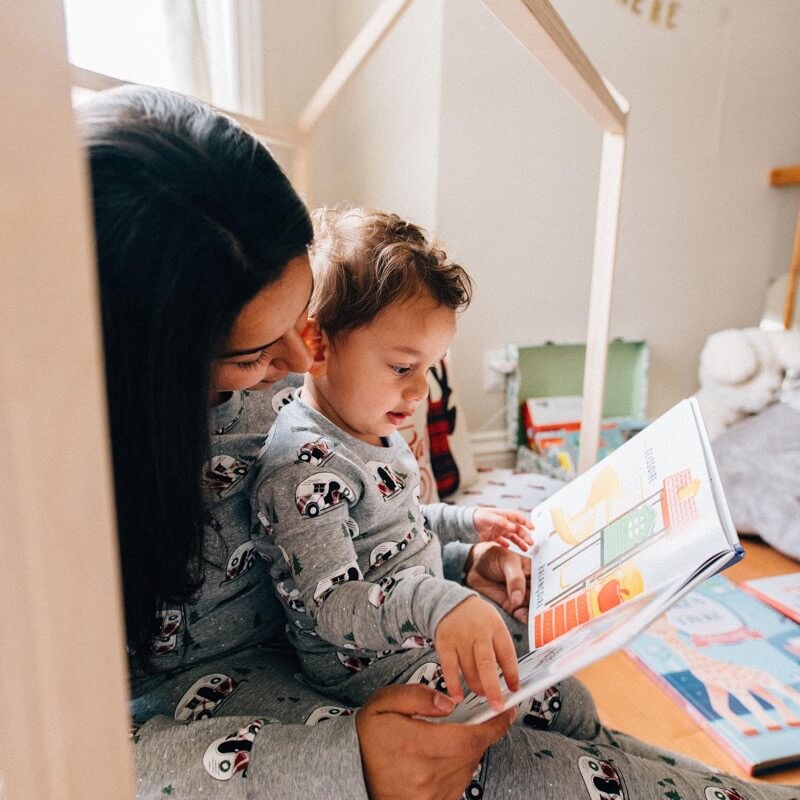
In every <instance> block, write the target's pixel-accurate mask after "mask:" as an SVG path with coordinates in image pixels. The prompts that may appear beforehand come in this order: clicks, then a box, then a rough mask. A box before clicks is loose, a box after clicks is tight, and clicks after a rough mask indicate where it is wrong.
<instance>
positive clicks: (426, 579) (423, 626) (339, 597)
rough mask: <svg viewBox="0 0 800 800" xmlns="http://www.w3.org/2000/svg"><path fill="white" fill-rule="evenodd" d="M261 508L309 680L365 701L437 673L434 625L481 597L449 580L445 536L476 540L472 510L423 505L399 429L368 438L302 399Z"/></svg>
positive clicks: (266, 466)
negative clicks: (375, 440)
mask: <svg viewBox="0 0 800 800" xmlns="http://www.w3.org/2000/svg"><path fill="white" fill-rule="evenodd" d="M253 509H254V513H255V519H256V520H257V521H258V522H259V523H260V525H261V527H260V530H259V528H258V526H257V525H254V534H253V537H254V541H255V543H256V546H257V547H258V549H259V552H260V553H261V554H262V555H264V556H265V557H266V559H267V562H268V563H269V564H270V573H271V575H272V580H273V583H274V585H275V588H276V590H277V593H278V598H279V600H280V601H281V602H282V604H283V607H284V611H285V612H286V616H287V619H288V620H289V623H290V624H289V640H290V641H291V643H292V644H293V645H294V647H295V649H296V650H297V653H298V656H299V657H300V661H301V663H302V665H303V671H304V673H305V675H306V677H307V678H308V680H309V683H310V685H311V686H313V687H314V688H315V689H318V690H320V691H324V693H325V694H328V695H331V696H333V697H335V698H337V699H338V700H341V701H342V702H344V703H352V704H356V705H360V704H361V703H363V702H365V701H366V700H367V699H368V698H369V697H371V696H372V695H373V694H374V693H375V692H376V691H377V690H378V689H380V688H381V687H383V686H387V685H389V684H391V683H405V682H406V681H408V680H409V679H410V678H411V677H412V675H415V674H417V672H418V671H420V672H419V675H418V676H417V679H418V680H419V679H422V680H424V681H425V682H429V683H431V684H434V682H435V681H436V680H437V679H438V678H440V674H439V670H438V662H437V661H436V655H435V653H434V651H433V650H432V649H431V643H432V640H433V637H434V633H435V631H436V626H437V625H438V623H439V621H440V620H441V619H442V618H443V617H444V616H445V615H446V614H447V613H448V612H449V611H452V609H453V608H455V606H456V605H458V604H459V603H460V602H461V601H463V600H465V599H466V598H468V597H473V596H475V592H473V591H471V590H470V589H467V588H465V587H464V586H460V585H459V584H457V583H455V582H453V581H448V580H445V579H444V578H443V577H442V574H443V573H442V557H441V546H440V543H439V542H440V539H441V540H442V541H443V542H451V541H458V540H462V541H466V542H476V541H477V540H478V537H477V535H476V533H475V529H474V527H473V526H472V517H473V515H474V511H475V509H474V508H468V507H466V506H447V505H445V504H444V503H437V504H435V505H429V506H424V507H423V506H420V503H419V470H418V469H417V463H416V460H415V459H414V456H413V454H412V453H411V450H410V449H409V447H408V445H407V444H406V442H405V440H404V439H403V437H402V436H401V435H400V434H399V433H396V432H395V433H393V434H392V435H391V436H390V437H389V438H388V439H387V440H386V444H385V446H381V445H372V444H368V443H367V442H363V441H361V440H359V439H356V438H354V437H352V436H349V435H348V434H346V433H345V432H344V431H342V430H341V429H340V428H338V427H337V426H336V425H334V424H333V423H332V422H330V421H329V420H328V419H327V418H326V417H324V416H323V415H322V414H320V413H318V412H317V411H315V410H314V409H312V408H310V407H309V406H308V405H306V403H305V402H303V400H302V399H301V398H297V399H296V400H295V401H294V402H293V403H291V404H290V405H289V406H287V407H286V408H285V409H284V410H283V411H282V412H281V414H280V416H279V417H278V419H277V421H276V423H275V426H274V427H273V429H272V431H271V432H270V437H269V440H268V442H267V443H266V446H265V450H264V452H263V453H262V454H261V456H260V458H259V462H258V472H257V475H256V479H255V490H254V492H253ZM431 529H433V530H435V531H436V534H438V536H439V537H440V538H437V536H436V535H434V534H433V533H431ZM258 534H260V535H258Z"/></svg>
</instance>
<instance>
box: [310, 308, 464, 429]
mask: <svg viewBox="0 0 800 800" xmlns="http://www.w3.org/2000/svg"><path fill="white" fill-rule="evenodd" d="M455 332H456V314H455V311H453V309H450V308H446V307H445V306H442V305H438V304H437V303H436V301H435V300H433V298H431V297H429V296H428V295H422V296H418V297H414V298H412V299H410V300H406V301H404V302H402V303H393V304H392V305H390V306H389V307H388V308H387V309H385V310H384V311H382V312H381V313H380V314H379V315H378V316H377V317H376V318H375V319H374V320H373V321H372V322H371V323H370V324H369V325H365V326H364V327H362V328H356V329H355V330H354V331H350V332H348V333H345V334H343V335H341V336H340V337H339V338H338V339H337V340H336V341H335V342H334V343H332V344H331V343H329V345H328V352H327V357H326V360H327V373H326V379H325V389H324V391H323V393H324V398H325V405H326V406H327V408H326V413H328V415H329V416H330V418H331V420H332V421H333V422H335V423H336V424H337V425H338V426H339V427H340V428H342V429H343V430H344V431H346V432H347V433H349V434H351V435H352V436H355V437H356V438H358V439H361V440H362V441H365V442H369V443H370V444H380V443H381V441H380V440H381V437H383V436H389V435H390V434H391V433H392V432H393V431H395V430H396V429H397V428H398V427H400V426H402V425H403V424H404V423H405V421H406V420H407V418H408V417H409V416H411V415H412V414H413V413H414V411H415V410H416V408H417V406H418V405H419V404H420V403H421V402H422V401H423V400H424V399H425V398H426V397H427V396H428V381H427V372H428V370H429V369H430V368H431V367H432V366H433V365H434V364H436V363H438V362H439V360H440V359H441V358H443V357H444V355H445V353H446V352H447V349H448V348H449V347H450V343H451V342H452V340H453V336H454V335H455Z"/></svg>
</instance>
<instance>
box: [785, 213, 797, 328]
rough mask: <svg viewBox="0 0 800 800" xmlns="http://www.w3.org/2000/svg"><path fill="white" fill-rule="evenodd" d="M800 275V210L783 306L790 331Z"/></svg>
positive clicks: (786, 323)
mask: <svg viewBox="0 0 800 800" xmlns="http://www.w3.org/2000/svg"><path fill="white" fill-rule="evenodd" d="M798 275H800V212H798V214H797V227H796V228H795V231H794V247H793V248H792V261H791V264H790V265H789V282H788V283H787V285H786V301H785V303H784V306H783V327H784V328H786V330H787V331H788V330H789V328H791V327H792V323H793V322H794V303H795V298H796V297H797V278H798Z"/></svg>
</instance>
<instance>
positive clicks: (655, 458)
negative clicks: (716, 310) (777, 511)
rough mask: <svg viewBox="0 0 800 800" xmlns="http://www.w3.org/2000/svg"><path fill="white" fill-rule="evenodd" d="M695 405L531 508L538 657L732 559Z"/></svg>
mask: <svg viewBox="0 0 800 800" xmlns="http://www.w3.org/2000/svg"><path fill="white" fill-rule="evenodd" d="M694 405H695V401H694V400H684V401H682V402H681V403H679V404H678V405H677V406H675V407H674V408H672V409H671V410H670V411H668V412H667V413H666V414H664V415H663V416H662V417H660V418H659V419H657V420H656V421H655V422H653V423H651V424H650V425H649V426H648V427H647V428H645V429H644V430H643V431H642V432H641V433H639V434H638V435H637V436H635V437H634V438H633V439H631V440H630V441H629V442H627V443H626V444H625V445H623V446H622V447H621V448H619V449H618V450H615V451H614V452H613V453H611V454H610V455H609V456H608V457H607V458H606V459H604V460H603V461H602V462H600V463H599V464H596V465H595V466H594V467H592V468H591V469H590V470H587V472H585V473H584V474H583V475H581V476H580V477H579V478H577V479H576V480H574V481H573V482H572V483H570V484H568V485H567V486H565V487H564V488H563V489H562V490H560V491H559V492H557V493H556V494H554V495H553V496H552V497H549V498H548V499H546V500H545V501H543V502H542V503H541V504H540V505H538V506H537V507H536V508H535V509H534V510H533V512H532V514H531V517H532V520H533V523H534V526H535V527H534V537H535V540H536V547H535V548H534V552H533V553H532V556H533V565H532V569H531V601H530V618H529V620H530V621H529V637H530V643H531V649H532V650H533V649H536V648H539V647H542V646H544V645H546V644H547V643H548V642H551V641H553V640H555V639H557V638H558V637H559V636H562V635H563V634H564V633H566V632H567V631H570V630H572V629H574V628H576V627H578V626H579V625H582V624H584V623H586V622H588V621H589V620H591V619H594V618H596V617H598V616H600V615H602V614H604V613H605V612H607V611H609V610H610V609H612V608H616V607H617V606H620V605H622V604H624V603H628V602H630V601H631V600H632V599H633V598H636V597H638V596H640V595H643V594H648V593H650V592H653V591H657V590H658V589H660V588H661V587H663V586H664V585H666V584H668V583H670V582H671V581H673V580H674V579H675V576H676V575H685V576H687V577H688V576H691V575H692V574H694V573H695V572H696V571H698V570H700V569H702V568H703V567H704V565H706V564H708V562H709V561H710V560H711V559H713V558H715V557H717V556H719V554H720V553H724V552H727V553H733V548H732V545H731V542H736V541H737V539H736V534H735V531H728V532H727V533H726V530H725V527H724V525H726V524H727V519H726V518H724V517H723V519H721V518H720V512H719V509H718V503H719V498H718V497H717V498H715V496H714V492H713V491H712V482H711V478H710V475H709V469H708V466H707V464H706V455H705V452H704V447H703V437H704V435H705V434H704V432H701V430H700V429H699V428H698V424H702V423H701V422H698V420H699V419H700V417H699V415H698V416H697V417H696V415H695V412H694ZM722 502H723V504H724V498H723V500H722Z"/></svg>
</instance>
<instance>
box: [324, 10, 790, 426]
mask: <svg viewBox="0 0 800 800" xmlns="http://www.w3.org/2000/svg"><path fill="white" fill-rule="evenodd" d="M632 2H633V0H628V2H623V0H595V2H593V3H591V4H590V3H586V2H585V1H584V0H556V2H555V3H554V5H555V7H556V9H557V10H558V12H559V13H560V14H561V15H562V16H563V18H564V19H565V21H566V22H567V23H568V24H569V26H570V28H571V29H572V31H573V32H574V33H575V35H576V37H577V38H578V40H579V41H580V42H581V44H582V46H583V47H584V49H585V50H586V52H587V53H588V55H589V56H590V58H591V59H592V60H593V61H594V63H595V64H596V65H597V66H598V68H599V69H600V70H601V71H603V72H604V73H605V75H606V76H607V77H608V78H609V79H610V80H611V82H612V83H614V84H615V85H616V86H617V87H618V88H619V89H620V91H621V92H622V93H623V94H624V95H626V97H627V98H628V100H629V101H630V102H631V106H632V113H631V118H630V135H629V145H628V154H627V162H626V178H625V184H624V189H623V207H622V215H621V221H620V238H619V251H618V272H617V281H616V285H615V292H614V304H613V310H612V321H611V332H612V335H614V336H624V337H626V338H640V337H641V338H646V339H648V340H649V341H650V343H651V345H652V364H651V379H650V403H649V410H650V413H651V414H657V413H660V412H661V411H663V410H664V409H666V408H667V407H668V406H669V405H671V404H672V403H673V402H675V401H676V400H677V399H679V398H680V397H682V396H685V395H687V394H690V393H692V392H693V391H694V390H695V388H696V371H697V356H698V353H699V350H700V348H701V346H702V344H703V342H704V340H705V338H706V337H707V335H708V334H709V333H711V332H712V331H714V330H717V329H719V328H723V327H729V326H745V325H752V324H756V323H757V322H758V319H759V315H760V308H761V303H762V298H763V294H764V289H765V287H766V284H767V282H768V280H769V279H770V278H771V277H773V276H775V275H776V274H778V273H780V272H781V271H783V270H785V269H786V267H787V265H788V260H789V256H790V253H791V243H792V237H793V230H794V221H795V215H796V210H797V206H798V202H800V190H798V189H796V188H795V189H792V188H789V189H781V190H777V189H773V188H770V187H769V186H768V185H767V182H766V175H767V172H768V170H769V169H770V168H771V167H772V166H776V165H778V164H782V163H794V162H796V161H797V159H798V152H797V143H798V141H800V116H798V115H797V114H796V113H794V112H793V109H797V108H798V107H800V83H798V82H797V80H796V75H797V74H798V66H800V26H798V25H797V24H796V11H797V5H796V2H795V0H773V2H771V3H769V4H753V3H750V2H747V0H704V2H700V0H695V1H694V2H689V0H684V1H683V2H682V3H681V4H680V6H679V7H678V11H677V14H676V16H675V28H674V29H672V30H669V29H667V28H666V27H665V25H664V24H663V23H662V24H661V25H655V24H653V23H651V22H650V20H649V18H648V12H649V9H650V8H651V7H652V0H639V3H638V6H636V7H637V8H638V9H639V10H640V11H642V12H643V13H641V14H639V15H637V14H636V13H635V12H634V10H633V9H632V7H631V3H632ZM373 7H374V3H364V2H361V3H359V4H355V8H356V9H357V11H353V8H354V6H353V4H351V3H342V2H341V0H340V2H339V3H338V6H337V20H339V23H340V26H339V35H340V36H342V35H345V34H349V28H348V24H347V22H348V21H349V22H350V23H354V22H355V20H354V19H353V17H354V16H357V14H358V13H360V14H361V15H362V18H363V17H364V16H365V14H366V11H367V10H368V9H370V8H373ZM342 20H344V21H345V24H342ZM412 23H413V27H412ZM340 46H343V44H341V45H340ZM437 61H438V62H439V63H438V65H437V63H436V62H437ZM437 75H438V82H437V79H436V76H437ZM325 125H327V126H329V127H328V128H327V129H325V127H324V126H325ZM324 126H323V128H321V129H320V131H319V136H318V137H317V140H316V143H317V170H318V171H317V185H316V188H317V192H318V194H317V199H319V200H320V201H323V202H334V201H338V200H340V199H346V200H350V201H352V202H356V203H368V204H376V205H382V206H384V207H390V208H393V209H395V210H399V211H400V212H401V213H406V214H409V215H410V216H413V217H414V218H416V219H418V220H420V221H422V222H423V223H424V224H428V225H433V226H435V227H436V228H437V229H438V231H439V232H440V234H441V235H442V236H443V238H444V239H445V241H446V243H447V244H448V246H449V249H450V251H451V252H452V254H453V255H454V256H455V257H457V258H458V259H459V260H460V261H461V262H462V263H463V264H464V265H465V266H467V267H468V268H469V269H470V271H471V272H472V274H473V275H474V277H475V279H476V282H477V287H478V290H477V294H476V299H475V302H474V306H473V308H472V309H470V311H468V312H467V314H466V315H465V317H464V318H463V319H462V324H461V326H460V330H459V333H458V336H457V338H456V342H455V344H454V348H453V353H454V360H455V363H456V367H457V371H458V376H459V378H460V384H461V386H462V388H463V389H466V388H467V387H468V389H469V391H463V392H462V394H463V395H464V406H465V409H466V413H467V417H468V420H469V423H470V427H471V428H472V429H473V430H476V429H478V428H480V427H481V426H483V425H486V424H487V422H488V427H489V428H490V429H491V428H495V427H498V423H499V419H498V412H499V411H500V409H501V400H502V398H501V396H500V395H496V394H486V393H485V392H483V390H482V385H481V384H482V353H483V351H484V350H485V349H486V348H489V347H495V346H498V345H503V344H505V343H507V342H518V343H521V342H529V343H530V342H538V341H545V340H560V341H580V340H584V338H585V322H586V315H587V310H588V282H587V270H588V268H589V265H590V263H591V254H592V244H593V236H594V214H595V208H596V191H597V177H598V167H599V154H600V135H599V133H598V131H597V130H596V128H595V127H594V125H593V123H592V122H591V121H590V120H589V119H588V117H587V116H586V115H585V114H584V112H583V111H582V110H581V109H580V108H579V107H578V106H577V105H576V104H575V103H574V101H572V99H571V98H569V97H568V96H567V95H566V94H565V93H564V92H563V91H562V90H561V89H560V87H558V86H557V85H556V84H555V83H554V82H553V80H552V79H551V78H550V77H549V76H548V75H547V74H545V73H544V71H543V70H542V69H541V68H540V67H539V66H538V64H536V63H535V62H534V61H533V59H531V58H530V56H529V55H528V54H527V53H526V52H525V51H524V50H523V49H522V48H521V47H520V46H519V45H518V44H517V43H516V42H515V41H514V40H513V38H512V37H511V36H510V34H508V32H507V31H506V30H505V29H504V28H503V27H502V26H501V25H500V24H499V23H498V22H497V21H496V20H495V19H494V17H493V16H492V15H491V14H490V13H489V12H488V11H486V9H485V8H484V7H483V6H482V5H481V4H480V3H479V2H478V0H444V2H441V0H435V2H432V3H419V2H417V3H414V4H413V5H412V7H411V9H410V11H409V12H407V17H406V18H405V19H404V20H402V21H401V22H400V23H399V25H398V28H397V30H396V31H395V32H394V34H393V35H392V37H391V38H390V39H389V40H388V41H387V42H385V43H384V45H383V48H382V49H381V50H380V51H379V52H378V53H377V54H376V56H375V58H374V59H373V61H372V62H371V63H370V65H369V66H368V68H367V70H366V71H365V72H364V73H363V74H362V75H361V76H360V77H359V78H357V79H356V81H354V83H353V85H352V86H351V87H350V88H349V89H348V90H347V92H346V94H345V96H344V97H343V102H342V105H341V106H337V107H336V109H335V111H334V113H333V115H332V116H331V118H330V119H327V120H326V121H325V123H324Z"/></svg>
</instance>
